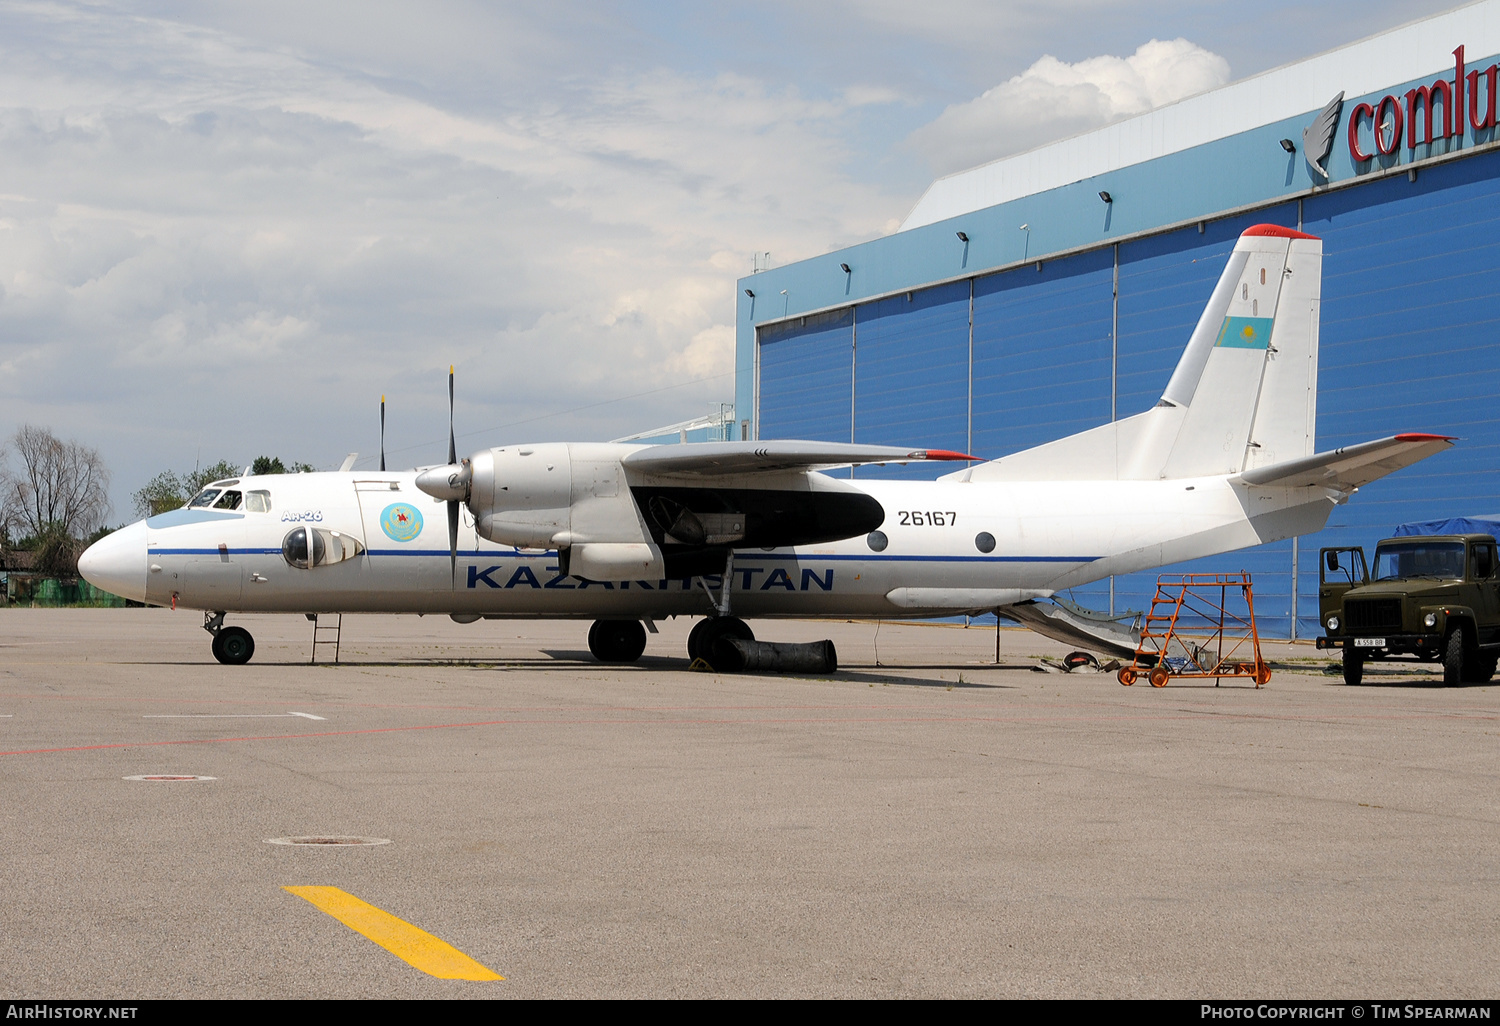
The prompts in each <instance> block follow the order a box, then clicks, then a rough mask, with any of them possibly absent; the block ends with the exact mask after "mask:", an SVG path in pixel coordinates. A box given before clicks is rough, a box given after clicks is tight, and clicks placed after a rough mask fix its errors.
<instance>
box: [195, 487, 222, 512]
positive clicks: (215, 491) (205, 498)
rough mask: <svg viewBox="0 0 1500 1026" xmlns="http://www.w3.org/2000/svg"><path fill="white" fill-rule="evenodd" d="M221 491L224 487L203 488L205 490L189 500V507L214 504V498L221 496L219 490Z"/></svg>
mask: <svg viewBox="0 0 1500 1026" xmlns="http://www.w3.org/2000/svg"><path fill="white" fill-rule="evenodd" d="M221 491H223V489H221V488H205V489H203V491H201V492H199V493H198V494H197V495H195V496H193V497H192V499H190V500H189V501H188V509H192V508H193V507H194V506H212V505H213V504H214V500H215V499H217V498H218V497H219V492H221Z"/></svg>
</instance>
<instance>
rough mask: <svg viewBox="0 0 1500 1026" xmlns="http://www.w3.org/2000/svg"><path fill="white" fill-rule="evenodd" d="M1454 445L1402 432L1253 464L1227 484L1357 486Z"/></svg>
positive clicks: (1344, 488)
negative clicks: (1281, 459) (1277, 461)
mask: <svg viewBox="0 0 1500 1026" xmlns="http://www.w3.org/2000/svg"><path fill="white" fill-rule="evenodd" d="M1452 445H1453V439H1452V438H1451V437H1450V436H1448V435H1423V434H1405V435H1393V436H1391V437H1390V438H1380V439H1377V440H1375V441H1373V442H1361V443H1359V444H1358V445H1346V446H1344V447H1343V448H1341V449H1334V450H1332V451H1331V452H1320V453H1316V454H1315V455H1312V456H1303V457H1301V458H1299V459H1294V460H1283V461H1281V462H1280V463H1272V464H1270V465H1269V466H1265V467H1256V468H1255V469H1254V470H1247V471H1245V472H1244V473H1241V474H1236V475H1234V476H1233V477H1231V478H1230V479H1229V482H1230V484H1243V485H1277V486H1279V487H1284V488H1307V487H1315V486H1323V487H1326V488H1335V489H1338V490H1340V491H1348V490H1350V489H1354V488H1359V487H1361V486H1362V485H1366V484H1369V483H1370V482H1371V481H1374V480H1377V479H1379V478H1382V477H1385V475H1387V474H1389V473H1392V472H1394V471H1397V470H1400V469H1401V468H1402V467H1409V466H1411V465H1412V464H1413V463H1416V462H1417V461H1418V460H1424V459H1426V458H1427V457H1429V456H1431V455H1433V454H1434V453H1438V452H1442V451H1443V450H1444V449H1447V448H1449V447H1450V446H1452Z"/></svg>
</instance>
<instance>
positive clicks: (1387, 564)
mask: <svg viewBox="0 0 1500 1026" xmlns="http://www.w3.org/2000/svg"><path fill="white" fill-rule="evenodd" d="M1463 575H1464V546H1463V543H1462V542H1399V543H1396V544H1393V545H1382V546H1380V548H1378V549H1376V550H1375V580H1377V581H1404V580H1412V579H1414V578H1429V579H1431V580H1459V579H1461V578H1462V577H1463Z"/></svg>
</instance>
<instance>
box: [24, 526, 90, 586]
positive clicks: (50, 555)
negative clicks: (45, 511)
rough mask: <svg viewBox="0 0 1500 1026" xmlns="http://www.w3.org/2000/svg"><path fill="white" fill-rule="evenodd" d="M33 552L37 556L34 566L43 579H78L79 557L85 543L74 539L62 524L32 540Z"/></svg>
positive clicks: (50, 528) (52, 527)
mask: <svg viewBox="0 0 1500 1026" xmlns="http://www.w3.org/2000/svg"><path fill="white" fill-rule="evenodd" d="M30 548H31V551H32V552H33V553H35V554H36V562H35V563H34V564H33V565H34V566H35V568H36V572H37V573H39V574H41V575H42V576H43V577H77V576H78V557H79V555H81V554H82V552H83V543H82V542H80V541H79V540H78V539H77V538H74V537H73V536H72V535H71V534H69V533H68V532H67V531H66V530H64V529H63V527H62V525H60V524H53V525H52V526H51V527H49V528H48V529H47V530H46V531H43V532H42V533H41V534H40V535H38V536H36V537H35V538H34V539H32V544H31V546H30Z"/></svg>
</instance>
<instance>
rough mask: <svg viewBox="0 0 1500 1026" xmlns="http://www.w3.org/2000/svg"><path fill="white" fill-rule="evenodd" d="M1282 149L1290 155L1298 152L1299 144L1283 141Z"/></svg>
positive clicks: (1287, 140) (1288, 140)
mask: <svg viewBox="0 0 1500 1026" xmlns="http://www.w3.org/2000/svg"><path fill="white" fill-rule="evenodd" d="M1281 148H1282V149H1284V150H1286V151H1287V152H1288V153H1296V152H1297V144H1296V143H1294V142H1292V141H1291V140H1290V139H1283V140H1281Z"/></svg>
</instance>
